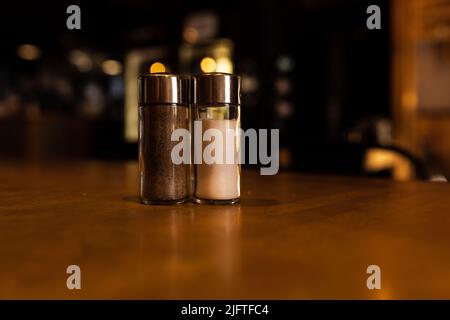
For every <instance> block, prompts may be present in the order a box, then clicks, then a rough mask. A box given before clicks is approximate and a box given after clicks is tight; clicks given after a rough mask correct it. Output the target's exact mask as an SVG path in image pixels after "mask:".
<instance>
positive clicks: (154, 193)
mask: <svg viewBox="0 0 450 320" xmlns="http://www.w3.org/2000/svg"><path fill="white" fill-rule="evenodd" d="M138 82H139V84H138V88H139V89H138V90H139V107H138V109H139V182H140V184H139V193H140V199H141V201H142V202H143V203H145V204H177V203H182V202H185V201H186V200H188V199H189V189H190V188H189V184H190V165H189V164H186V163H181V164H174V163H173V161H172V159H171V151H172V149H173V147H174V146H175V145H176V144H177V143H178V142H177V141H172V140H171V136H172V132H173V131H174V130H176V129H186V130H189V128H190V118H189V113H190V111H189V90H190V89H189V87H190V79H189V78H186V77H182V76H178V75H175V74H168V73H154V74H149V75H145V76H142V77H140V78H139V80H138Z"/></svg>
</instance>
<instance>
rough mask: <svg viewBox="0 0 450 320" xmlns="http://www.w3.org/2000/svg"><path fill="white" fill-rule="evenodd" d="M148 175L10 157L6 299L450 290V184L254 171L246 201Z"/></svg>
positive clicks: (2, 183)
mask: <svg viewBox="0 0 450 320" xmlns="http://www.w3.org/2000/svg"><path fill="white" fill-rule="evenodd" d="M137 186H138V179H137V165H136V163H134V162H131V163H125V164H122V163H54V164H46V165H36V164H34V165H16V164H8V163H2V164H1V166H0V298H3V299H5V298H7V299H12V298H27V299H28V298H43V299H48V298H59V299H76V298H88V299H90V298H113V299H116V298H134V299H168V298H169V299H182V298H190V299H191V298H192V299H197V298H208V299H213V298H233V299H239V298H254V299H260V298H261V299H262V298H264V299H266V298H267V299H304V298H321V299H329V298H352V299H365V298H369V299H404V298H414V299H417V298H447V299H448V298H450V250H449V248H450V197H449V195H450V186H449V185H447V184H432V183H419V182H417V183H394V182H390V181H384V180H369V179H359V178H347V177H326V176H309V175H300V174H279V175H277V176H273V177H267V176H266V177H263V176H259V175H258V174H257V172H244V176H243V186H242V202H241V204H240V205H236V206H201V205H195V204H187V205H179V206H147V205H142V204H140V203H138V202H137V198H136V196H137ZM70 264H77V265H79V266H80V267H81V270H82V289H81V290H79V291H76V290H73V291H70V290H67V289H66V278H67V274H66V268H67V266H68V265H70ZM371 264H377V265H379V266H380V267H381V269H382V289H381V290H379V291H369V290H368V289H367V287H366V279H367V276H368V275H367V274H366V268H367V266H369V265H371Z"/></svg>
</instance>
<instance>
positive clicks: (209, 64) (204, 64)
mask: <svg viewBox="0 0 450 320" xmlns="http://www.w3.org/2000/svg"><path fill="white" fill-rule="evenodd" d="M200 69H202V71H203V72H214V71H216V61H215V60H214V59H213V58H210V57H205V58H203V59H202V61H201V62H200Z"/></svg>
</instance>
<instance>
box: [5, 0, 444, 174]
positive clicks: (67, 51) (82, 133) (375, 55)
mask: <svg viewBox="0 0 450 320" xmlns="http://www.w3.org/2000/svg"><path fill="white" fill-rule="evenodd" d="M71 4H76V5H78V6H79V7H80V8H81V30H68V29H67V27H66V20H67V18H68V16H69V14H67V13H66V8H67V7H68V6H69V5H71ZM371 4H376V5H378V6H379V7H380V8H381V17H382V28H381V30H369V29H368V28H367V27H366V20H367V18H368V16H369V15H368V14H367V13H366V9H367V7H368V6H369V5H371ZM449 26H450V2H449V1H447V0H391V1H389V0H376V1H375V0H374V1H364V0H314V1H313V0H295V1H294V0H281V1H269V0H262V1H254V2H250V1H222V0H220V1H201V0H200V1H182V0H152V1H148V0H147V1H144V0H129V1H119V0H110V1H71V2H68V1H57V2H56V1H55V2H50V1H48V2H42V1H41V2H37V1H23V0H16V1H8V2H7V3H4V4H2V9H1V11H0V33H1V42H0V55H1V59H0V157H1V158H2V159H10V160H11V159H12V160H16V161H43V160H50V159H101V160H127V159H136V158H137V96H136V90H137V87H136V86H137V82H136V79H137V77H138V75H140V74H143V73H148V72H161V71H170V72H180V73H200V72H208V71H209V72H210V71H222V72H234V73H238V74H240V75H241V76H242V82H243V83H242V91H243V106H242V125H243V127H244V128H250V127H251V128H279V129H280V132H281V141H280V142H281V148H280V164H281V167H282V169H283V170H299V171H304V172H314V173H331V174H350V175H368V176H372V175H373V176H382V177H389V178H394V179H397V180H410V179H423V180H428V179H432V180H440V181H445V180H446V179H445V177H446V176H448V175H450V142H448V141H447V140H448V139H447V137H448V136H449V135H448V134H449V133H450V130H449V128H450V126H449V119H450V116H449V115H450V112H449V111H450V94H449V93H450V88H448V86H449V82H448V80H450V50H449V47H450V46H449V45H448V44H449V43H450V31H449V30H450V28H449Z"/></svg>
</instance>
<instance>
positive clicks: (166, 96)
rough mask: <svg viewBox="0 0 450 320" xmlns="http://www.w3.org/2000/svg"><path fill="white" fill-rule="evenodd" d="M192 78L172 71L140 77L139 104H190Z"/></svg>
mask: <svg viewBox="0 0 450 320" xmlns="http://www.w3.org/2000/svg"><path fill="white" fill-rule="evenodd" d="M189 90H190V78H189V77H186V76H180V75H176V74H172V73H151V74H147V75H144V76H141V77H139V80H138V91H139V94H138V95H139V97H138V99H139V104H164V103H170V104H173V103H175V104H189Z"/></svg>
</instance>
